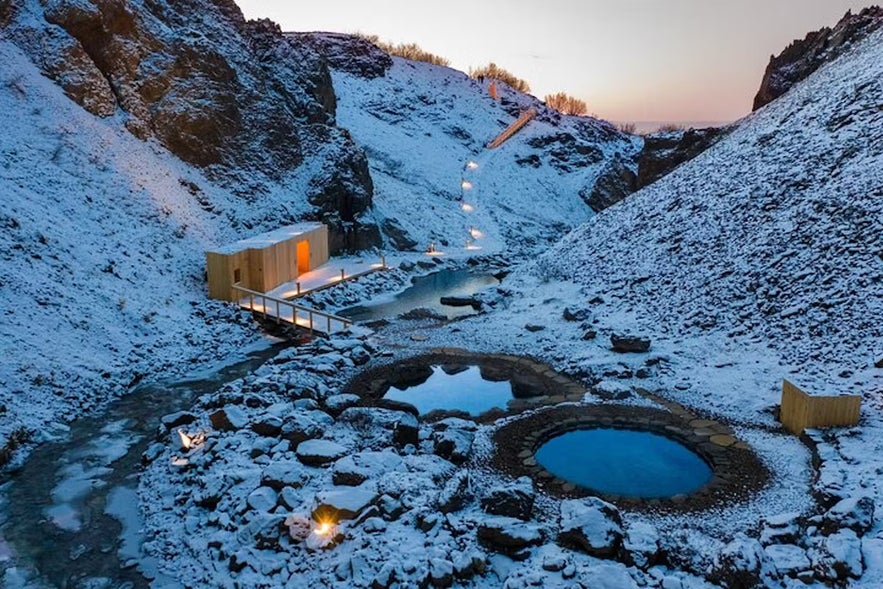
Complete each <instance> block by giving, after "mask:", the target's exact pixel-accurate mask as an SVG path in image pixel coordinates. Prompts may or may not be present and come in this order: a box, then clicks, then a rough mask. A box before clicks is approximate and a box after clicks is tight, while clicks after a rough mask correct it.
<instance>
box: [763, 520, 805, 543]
mask: <svg viewBox="0 0 883 589" xmlns="http://www.w3.org/2000/svg"><path fill="white" fill-rule="evenodd" d="M800 536H801V528H800V514H799V513H796V512H792V513H783V514H780V515H775V516H771V517H768V518H765V519H764V523H763V528H762V530H761V532H760V543H761V544H763V545H764V546H769V545H770V544H793V543H794V542H797V540H798V538H800Z"/></svg>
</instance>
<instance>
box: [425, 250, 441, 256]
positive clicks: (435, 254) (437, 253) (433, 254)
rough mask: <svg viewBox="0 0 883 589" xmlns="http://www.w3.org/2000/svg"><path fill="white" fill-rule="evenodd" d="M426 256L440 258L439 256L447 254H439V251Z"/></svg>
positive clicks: (428, 253) (427, 253)
mask: <svg viewBox="0 0 883 589" xmlns="http://www.w3.org/2000/svg"><path fill="white" fill-rule="evenodd" d="M426 255H427V256H433V257H438V256H443V255H445V252H439V251H434V252H426Z"/></svg>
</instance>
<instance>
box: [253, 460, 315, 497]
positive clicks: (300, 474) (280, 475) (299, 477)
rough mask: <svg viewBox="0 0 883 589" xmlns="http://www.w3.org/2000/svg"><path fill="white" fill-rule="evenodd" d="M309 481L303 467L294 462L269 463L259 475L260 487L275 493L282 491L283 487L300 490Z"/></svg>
mask: <svg viewBox="0 0 883 589" xmlns="http://www.w3.org/2000/svg"><path fill="white" fill-rule="evenodd" d="M309 480H310V476H309V474H307V473H306V472H305V471H304V467H303V465H302V464H301V463H300V462H297V461H295V460H283V461H278V462H271V463H270V464H268V465H267V466H266V468H264V471H263V472H262V473H261V485H264V486H265V487H270V488H271V489H273V490H275V491H282V489H283V488H284V487H292V488H294V489H300V488H301V487H303V486H304V485H305V484H306V483H307V481H309Z"/></svg>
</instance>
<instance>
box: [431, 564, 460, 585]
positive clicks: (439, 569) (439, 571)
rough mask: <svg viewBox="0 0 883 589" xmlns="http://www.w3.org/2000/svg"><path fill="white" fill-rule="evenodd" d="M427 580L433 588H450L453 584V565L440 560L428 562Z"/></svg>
mask: <svg viewBox="0 0 883 589" xmlns="http://www.w3.org/2000/svg"><path fill="white" fill-rule="evenodd" d="M429 580H430V583H431V584H432V586H433V587H450V586H451V585H453V583H454V563H452V562H451V561H450V560H445V559H442V558H431V559H430V560H429Z"/></svg>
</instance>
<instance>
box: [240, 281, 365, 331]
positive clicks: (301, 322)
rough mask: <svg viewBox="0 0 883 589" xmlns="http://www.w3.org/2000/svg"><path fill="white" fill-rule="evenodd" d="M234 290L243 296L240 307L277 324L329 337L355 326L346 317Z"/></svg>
mask: <svg viewBox="0 0 883 589" xmlns="http://www.w3.org/2000/svg"><path fill="white" fill-rule="evenodd" d="M233 288H234V289H235V290H236V291H238V292H239V293H240V294H241V295H242V298H241V299H239V306H240V307H242V308H244V309H249V310H250V311H251V312H252V313H261V314H263V316H264V317H265V318H267V319H275V320H276V323H283V322H284V323H290V324H291V325H297V326H298V327H303V328H305V329H308V330H309V331H310V333H313V332H319V333H324V334H327V335H331V334H332V333H336V332H338V331H343V330H345V329H347V328H349V326H350V325H352V324H353V322H352V321H350V320H349V319H346V318H344V317H338V316H337V315H332V314H331V313H325V312H324V311H317V310H316V309H310V308H309V307H304V306H303V305H298V304H297V303H293V302H291V301H287V300H285V299H280V298H277V297H272V296H269V295H267V294H264V293H262V292H258V291H255V290H250V289H247V288H243V287H241V286H235V285H234V286H233Z"/></svg>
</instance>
